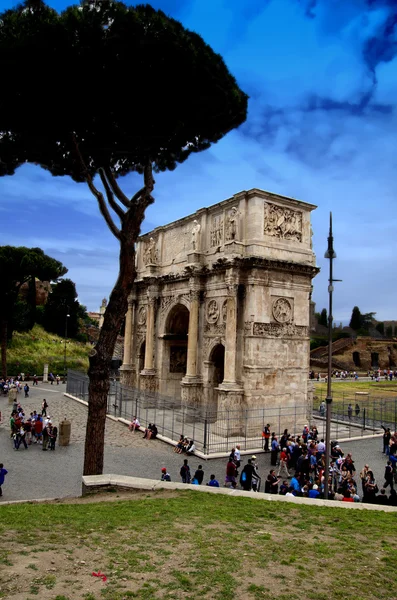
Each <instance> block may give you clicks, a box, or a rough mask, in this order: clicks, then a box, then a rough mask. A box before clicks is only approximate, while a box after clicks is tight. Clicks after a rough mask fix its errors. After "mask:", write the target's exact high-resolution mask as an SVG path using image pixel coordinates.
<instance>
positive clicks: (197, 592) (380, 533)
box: [0, 491, 397, 600]
mask: <svg viewBox="0 0 397 600" xmlns="http://www.w3.org/2000/svg"><path fill="white" fill-rule="evenodd" d="M166 494H167V497H164V496H162V493H161V492H157V493H152V494H146V493H141V494H140V495H139V496H138V498H137V499H133V500H129V501H125V500H123V501H116V502H112V503H108V502H105V501H102V502H100V503H93V504H42V505H31V504H25V505H20V504H19V505H17V506H12V505H11V506H4V507H1V508H0V511H1V519H0V534H1V539H2V548H1V549H0V580H2V582H3V583H2V586H1V588H2V589H1V592H0V597H1V594H2V593H3V594H4V595H5V597H7V598H10V599H12V598H14V597H15V598H17V597H18V598H20V597H22V596H19V595H18V596H17V595H15V596H14V594H15V592H16V588H17V587H18V588H19V592H22V591H24V592H25V594H26V595H27V597H29V598H32V596H31V595H30V594H31V593H33V594H35V595H37V594H40V597H41V598H42V599H45V600H47V599H48V600H60V599H61V598H62V600H77V599H78V598H86V599H87V600H88V599H89V600H100V599H103V600H106V599H108V600H125V599H127V598H141V599H144V598H147V599H149V598H150V599H151V600H152V599H160V598H162V599H170V600H171V599H179V598H181V599H182V598H183V599H184V600H196V599H197V598H204V599H212V598H222V600H232V599H234V598H239V599H242V600H256V599H262V600H271V599H275V600H287V599H288V600H295V599H296V600H300V599H301V598H302V597H304V598H309V599H315V600H329V599H330V598H332V599H333V600H338V599H341V600H342V599H343V600H344V599H345V598H357V599H359V600H375V599H378V598H382V597H383V598H395V597H396V592H395V589H396V588H395V586H396V584H397V574H396V569H395V556H396V550H397V541H396V537H395V536H394V535H393V531H395V530H396V525H397V513H382V512H378V511H373V512H372V511H357V510H347V509H346V510H343V509H334V508H328V509H327V508H322V507H316V506H313V507H311V506H296V505H291V504H286V503H278V502H260V501H257V500H251V499H248V498H246V499H245V498H230V497H224V496H212V495H210V494H198V493H194V492H188V491H187V492H179V493H178V492H175V493H172V492H169V493H167V492H166ZM28 522H29V523H34V524H35V526H34V530H30V529H29V528H28V529H26V528H25V527H22V528H18V527H16V523H28ZM37 531H40V534H41V535H40V536H38V535H37ZM43 540H45V541H46V543H45V544H43ZM49 557H51V558H52V560H51V562H52V564H53V565H54V567H53V568H52V569H50V570H51V571H52V575H51V577H50V578H49V577H48V575H46V570H47V571H48V568H47V569H46V567H48V560H49ZM80 559H83V560H80ZM29 569H32V570H36V571H37V573H33V572H32V571H29ZM99 569H100V570H101V571H102V572H103V573H105V574H106V575H107V577H108V581H107V582H106V583H103V582H102V581H97V580H96V579H95V578H92V576H91V573H92V571H94V570H95V571H97V570H99ZM13 572H18V573H19V575H20V577H19V578H18V579H17V578H16V577H15V576H14V575H13ZM33 576H34V577H35V579H34V589H33V588H32V585H33V584H32V578H33ZM50 579H51V581H50ZM87 586H90V588H89V589H91V590H92V592H91V593H90V594H84V593H83V590H84V591H87ZM49 590H50V591H49ZM29 592H30V594H29ZM302 593H303V596H302ZM24 597H25V596H24Z"/></svg>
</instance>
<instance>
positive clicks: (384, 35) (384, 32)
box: [363, 2, 397, 73]
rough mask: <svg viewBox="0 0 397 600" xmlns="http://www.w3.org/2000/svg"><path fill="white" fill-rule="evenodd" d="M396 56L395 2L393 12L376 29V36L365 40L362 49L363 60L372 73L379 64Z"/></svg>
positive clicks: (396, 4)
mask: <svg viewBox="0 0 397 600" xmlns="http://www.w3.org/2000/svg"><path fill="white" fill-rule="evenodd" d="M396 55H397V2H395V3H394V8H393V12H392V13H391V14H389V16H388V17H387V18H386V19H385V21H384V22H383V23H382V24H381V25H380V26H379V27H378V30H377V32H376V34H375V35H373V36H372V37H370V38H369V39H367V40H366V42H365V44H364V48H363V57H364V60H365V62H366V64H367V65H368V67H369V68H370V70H371V71H372V72H373V73H375V69H376V67H377V65H378V64H379V63H381V62H390V61H391V60H393V58H394V57H395V56H396Z"/></svg>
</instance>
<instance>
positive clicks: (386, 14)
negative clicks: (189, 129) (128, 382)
mask: <svg viewBox="0 0 397 600" xmlns="http://www.w3.org/2000/svg"><path fill="white" fill-rule="evenodd" d="M49 4H50V5H51V6H53V7H54V8H57V9H62V8H64V7H65V6H67V5H68V4H70V2H64V1H63V0H51V1H50V2H49ZM14 5H15V3H14V2H11V1H7V0H0V7H1V9H4V8H8V7H11V6H14ZM152 5H153V6H155V7H156V8H161V9H162V10H164V11H165V12H166V13H168V14H170V15H171V16H173V17H174V18H177V19H179V20H180V21H181V22H182V23H183V25H184V26H185V27H188V28H189V29H192V30H194V31H196V32H197V33H199V34H200V35H202V36H203V38H204V39H205V41H206V42H207V43H209V44H210V45H211V46H212V47H213V49H214V50H215V51H217V52H219V53H220V54H222V55H223V57H224V59H225V61H226V64H227V65H228V67H229V69H230V71H231V72H232V73H233V74H234V75H235V77H236V78H237V80H238V82H239V84H240V86H241V87H242V89H243V90H244V91H245V92H246V93H247V94H248V95H249V96H250V101H249V113H248V119H247V121H246V123H245V124H244V125H242V126H241V127H240V128H239V129H238V130H237V131H233V132H232V133H230V134H229V135H228V136H226V138H224V139H223V140H222V141H221V142H219V143H218V144H216V145H215V146H213V147H212V148H211V149H209V150H207V151H206V152H202V153H201V154H197V155H192V156H191V157H190V158H189V159H188V160H187V161H186V162H185V163H184V164H183V165H180V166H179V167H178V168H177V169H176V170H175V171H173V172H172V173H163V174H160V175H157V176H156V188H155V194H154V195H155V198H156V202H155V204H154V205H152V206H151V207H149V209H148V211H147V215H146V220H145V223H144V227H143V232H144V231H148V230H150V229H152V228H153V227H155V226H158V225H161V224H164V223H168V222H170V221H172V220H174V219H177V218H180V217H183V216H184V215H186V214H189V213H191V212H194V211H195V210H197V209H198V208H200V207H202V206H209V205H211V204H213V203H215V202H219V201H221V200H224V199H226V198H228V197H230V196H231V195H233V194H234V193H237V192H239V191H241V190H244V189H245V190H248V189H251V188H253V187H258V188H263V189H265V190H269V191H272V192H276V193H278V194H284V195H286V196H293V197H295V198H298V199H301V200H304V201H306V202H310V203H313V204H316V205H318V209H317V210H316V211H314V213H312V220H313V231H314V237H313V241H314V251H315V252H316V254H317V263H318V265H319V266H320V267H321V269H322V271H321V273H320V275H318V276H317V277H316V278H315V280H314V294H313V299H314V301H315V302H316V303H317V310H321V308H323V307H326V306H328V294H327V277H328V261H326V260H325V259H324V258H323V256H324V252H325V249H326V246H327V234H328V222H329V212H330V210H332V212H333V224H334V237H335V249H336V252H337V256H338V258H337V261H336V262H335V267H334V274H335V277H336V278H338V279H342V280H343V282H342V283H338V284H336V286H335V294H334V319H335V321H336V322H337V323H339V322H340V321H343V322H344V323H346V322H348V321H349V319H350V315H351V310H352V307H353V306H354V305H358V306H359V307H360V309H361V311H362V312H370V311H375V312H376V313H377V318H378V319H379V320H384V319H396V318H397V306H396V302H395V296H396V291H397V280H396V277H395V274H394V267H395V254H396V244H395V239H396V236H397V215H396V211H395V206H396V202H395V200H396V193H397V191H396V183H397V181H396V180H397V175H396V173H397V152H396V146H397V142H396V133H397V128H396V124H397V123H396V121H397V2H396V0H244V1H242V0H156V1H155V2H152ZM140 183H141V181H140V177H139V176H137V175H129V176H127V177H126V178H124V180H121V184H122V186H123V189H125V190H126V192H128V193H129V194H131V195H132V194H133V193H134V192H135V191H136V190H137V189H138V188H139V187H141V186H140ZM0 199H1V200H0V219H1V221H2V224H3V227H2V231H1V242H0V243H1V244H12V245H26V246H40V247H42V248H43V249H44V250H45V252H47V253H48V254H50V255H52V256H54V257H55V258H57V259H59V260H61V261H62V262H63V263H64V264H65V266H66V267H68V269H69V274H68V276H69V277H70V278H71V279H73V280H74V281H75V282H76V285H77V290H78V293H79V300H80V302H82V303H83V304H86V305H87V307H88V309H89V310H97V308H98V307H99V305H100V302H101V300H102V298H103V297H105V296H108V295H109V292H110V291H111V289H112V287H113V284H114V282H115V280H116V277H117V270H118V245H117V241H116V240H115V238H113V236H112V234H111V233H110V231H109V230H108V229H107V227H106V225H105V223H104V221H103V219H102V217H101V216H100V214H99V211H98V209H97V206H96V204H95V199H94V198H93V197H92V196H91V194H90V193H89V191H88V189H87V188H86V186H85V185H84V184H76V183H74V182H72V181H71V180H70V179H67V178H53V177H52V176H51V175H49V174H48V173H47V172H45V171H43V170H41V169H40V168H38V167H34V166H32V165H26V166H24V167H22V168H20V169H19V170H18V172H17V173H16V174H15V175H14V176H13V177H3V178H0Z"/></svg>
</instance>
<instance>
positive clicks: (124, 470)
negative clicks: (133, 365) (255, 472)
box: [0, 384, 386, 501]
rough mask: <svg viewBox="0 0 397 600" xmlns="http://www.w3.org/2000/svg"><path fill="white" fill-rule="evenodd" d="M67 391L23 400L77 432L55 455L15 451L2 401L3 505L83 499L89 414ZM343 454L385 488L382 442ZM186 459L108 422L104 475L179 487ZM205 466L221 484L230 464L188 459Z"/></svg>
mask: <svg viewBox="0 0 397 600" xmlns="http://www.w3.org/2000/svg"><path fill="white" fill-rule="evenodd" d="M64 389H65V386H64V385H62V384H60V385H59V386H55V385H53V386H51V385H50V384H39V386H38V387H35V388H33V387H32V386H31V387H30V390H31V391H30V397H29V398H26V399H25V398H24V397H23V395H24V394H23V392H22V393H21V394H20V395H19V399H20V402H21V404H22V406H23V407H24V409H25V412H26V413H30V412H31V411H33V410H37V411H39V410H40V411H41V403H42V401H43V398H46V400H47V402H48V405H49V408H48V409H47V413H48V414H49V415H51V418H52V421H53V423H55V424H56V425H59V422H60V421H61V420H62V419H63V418H64V417H65V416H66V417H67V418H68V419H69V420H70V421H71V426H72V432H71V441H70V445H69V446H66V447H59V446H57V448H56V450H55V452H51V451H47V452H46V453H45V454H43V453H42V447H41V446H39V445H37V444H33V445H31V446H29V447H28V449H27V450H25V449H24V447H23V446H21V447H20V449H19V450H18V451H15V450H14V449H13V445H12V441H11V438H10V436H9V426H8V421H9V415H10V413H11V405H9V404H8V399H7V398H3V397H1V398H0V410H1V412H2V415H3V420H4V422H3V424H2V425H1V426H0V462H3V463H4V466H5V468H6V469H7V470H8V472H9V473H8V475H7V476H6V482H5V484H4V486H3V498H2V499H3V501H7V500H32V499H37V498H61V497H67V496H78V495H80V493H81V475H82V470H83V454H84V439H85V428H86V419H87V409H86V407H85V406H83V405H81V404H79V403H78V402H76V401H74V400H72V399H69V398H66V397H65V396H64V395H63V392H64ZM342 448H343V450H344V452H352V453H353V458H354V459H355V461H356V467H357V470H358V471H360V470H361V468H362V467H363V466H364V464H365V463H367V462H368V463H369V464H370V466H371V467H372V468H373V469H374V472H375V476H376V477H377V480H378V484H380V485H382V484H383V473H384V466H385V464H386V460H385V457H384V455H383V454H382V452H381V450H382V440H381V439H380V438H374V439H369V440H359V441H354V442H344V443H343V444H342ZM182 460H183V457H181V455H179V454H175V453H174V452H173V448H172V447H170V446H169V445H168V444H165V443H163V442H161V441H159V440H144V439H143V438H142V433H131V432H130V431H128V428H127V427H126V426H125V425H123V424H121V423H117V422H115V421H112V420H111V419H107V422H106V436H105V464H104V473H117V474H120V475H134V476H136V477H147V478H150V479H157V478H160V471H161V468H162V467H163V466H166V467H167V468H168V470H169V472H170V473H171V476H172V479H173V481H179V469H180V466H181V464H182ZM200 463H202V464H203V468H204V471H205V480H207V478H209V475H210V474H211V473H215V475H216V476H217V478H218V479H219V480H220V482H222V481H223V478H224V474H225V466H226V460H225V459H211V460H209V461H203V460H201V459H198V458H196V457H190V458H189V464H190V467H191V470H192V471H193V472H194V470H195V469H196V468H197V467H198V465H199V464H200ZM258 464H259V471H260V474H261V476H262V480H264V479H265V478H266V476H267V473H268V472H269V468H270V458H269V456H268V455H265V454H259V455H258Z"/></svg>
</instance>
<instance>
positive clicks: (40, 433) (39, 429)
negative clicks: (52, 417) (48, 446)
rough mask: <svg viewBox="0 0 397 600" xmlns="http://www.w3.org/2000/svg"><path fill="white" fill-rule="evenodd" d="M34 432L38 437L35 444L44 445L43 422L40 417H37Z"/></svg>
mask: <svg viewBox="0 0 397 600" xmlns="http://www.w3.org/2000/svg"><path fill="white" fill-rule="evenodd" d="M34 432H35V435H36V441H35V443H37V444H42V443H43V421H42V419H41V417H40V416H39V417H37V419H36V421H35V422H34Z"/></svg>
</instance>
